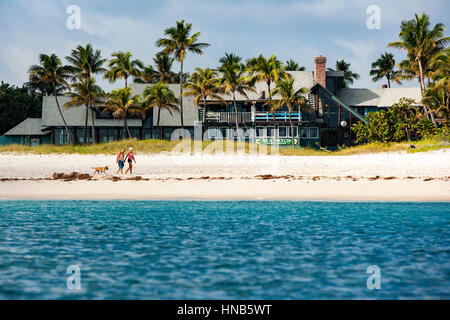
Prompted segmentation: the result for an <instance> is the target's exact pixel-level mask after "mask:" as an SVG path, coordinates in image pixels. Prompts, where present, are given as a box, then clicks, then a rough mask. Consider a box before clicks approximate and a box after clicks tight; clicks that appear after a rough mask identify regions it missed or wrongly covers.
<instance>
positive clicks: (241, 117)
mask: <svg viewBox="0 0 450 320" xmlns="http://www.w3.org/2000/svg"><path fill="white" fill-rule="evenodd" d="M236 118H237V121H238V122H239V123H243V122H251V121H252V113H251V112H208V113H206V121H209V122H221V123H235V122H236Z"/></svg>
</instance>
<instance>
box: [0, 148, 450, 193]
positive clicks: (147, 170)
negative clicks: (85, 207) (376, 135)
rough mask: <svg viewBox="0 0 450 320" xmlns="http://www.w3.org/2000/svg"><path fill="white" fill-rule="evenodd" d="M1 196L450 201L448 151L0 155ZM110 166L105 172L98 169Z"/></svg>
mask: <svg viewBox="0 0 450 320" xmlns="http://www.w3.org/2000/svg"><path fill="white" fill-rule="evenodd" d="M0 161H1V162H2V163H3V164H4V167H3V170H2V171H0V198H2V199H22V200H25V199H47V200H49V199H52V200H58V199H60V200H61V199H71V200H83V199H85V200H88V199H90V200H103V199H104V200H120V199H122V200H193V199H196V200H300V201H311V200H317V201H439V202H440V201H445V202H448V201H450V151H446V150H439V151H430V152H427V153H417V154H407V153H386V154H368V155H353V156H330V157H319V156H289V157H283V156H280V157H278V156H257V157H254V156H253V157H252V156H242V155H237V154H235V155H227V156H201V155H194V156H190V155H177V156H170V155H162V154H159V155H139V154H138V155H137V156H136V161H137V163H136V165H135V167H134V170H133V173H134V174H133V175H132V176H118V175H115V174H112V173H115V171H116V164H115V157H112V156H106V155H34V154H25V155H11V154H8V155H6V154H0ZM98 166H109V171H108V172H107V174H105V175H103V174H93V170H92V168H93V167H98Z"/></svg>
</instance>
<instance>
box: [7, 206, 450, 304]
mask: <svg viewBox="0 0 450 320" xmlns="http://www.w3.org/2000/svg"><path fill="white" fill-rule="evenodd" d="M0 204H1V208H0V299H437V298H443V299H449V298H450V245H449V240H450V229H449V222H450V208H449V204H448V203H391V202H390V203H383V202H372V203H364V202H289V201H278V202H277V201H276V202H271V201H255V202H253V201H225V202H214V201H210V202H204V201H202V202H196V201H187V202H185V201H1V202H0ZM370 265H376V266H378V267H379V268H380V271H381V288H380V289H379V290H377V289H374V290H369V289H368V288H367V284H366V282H367V278H368V277H369V276H370V274H367V273H366V269H367V267H368V266H370ZM69 266H78V267H79V270H80V273H79V277H78V274H76V276H77V278H76V279H77V280H76V281H75V282H72V280H70V281H69V282H70V283H79V284H80V286H81V289H80V290H71V289H69V288H68V287H67V278H68V277H69V276H70V274H68V273H67V268H68V267H69ZM71 270H72V269H71ZM78 280H79V281H78Z"/></svg>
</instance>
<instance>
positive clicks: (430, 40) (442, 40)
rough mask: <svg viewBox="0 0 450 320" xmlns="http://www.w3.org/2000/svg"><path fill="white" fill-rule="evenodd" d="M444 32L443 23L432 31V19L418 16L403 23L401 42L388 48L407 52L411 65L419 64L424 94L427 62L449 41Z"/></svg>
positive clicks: (419, 75)
mask: <svg viewBox="0 0 450 320" xmlns="http://www.w3.org/2000/svg"><path fill="white" fill-rule="evenodd" d="M444 31H445V26H444V25H443V24H442V23H438V24H436V25H435V26H434V27H433V29H430V18H429V17H428V16H427V15H426V14H425V13H422V15H421V16H419V15H418V14H416V15H415V19H413V20H409V21H402V22H401V24H400V33H399V35H398V36H399V38H400V41H394V42H391V43H389V44H388V48H389V47H394V48H398V49H404V50H406V52H407V53H408V61H409V63H417V68H418V70H417V71H418V72H417V78H418V80H419V83H420V89H421V91H422V94H423V92H424V90H425V81H424V70H425V69H427V67H428V66H427V61H429V60H430V59H431V55H432V54H434V53H436V52H438V51H440V50H441V49H442V48H445V46H446V44H447V41H448V40H449V37H444ZM410 71H411V70H410ZM432 120H433V119H432ZM433 122H434V120H433Z"/></svg>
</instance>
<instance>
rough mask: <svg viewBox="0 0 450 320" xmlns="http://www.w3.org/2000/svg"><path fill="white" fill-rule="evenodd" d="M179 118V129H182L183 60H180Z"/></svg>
mask: <svg viewBox="0 0 450 320" xmlns="http://www.w3.org/2000/svg"><path fill="white" fill-rule="evenodd" d="M180 119H181V129H184V121H183V60H181V61H180Z"/></svg>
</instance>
